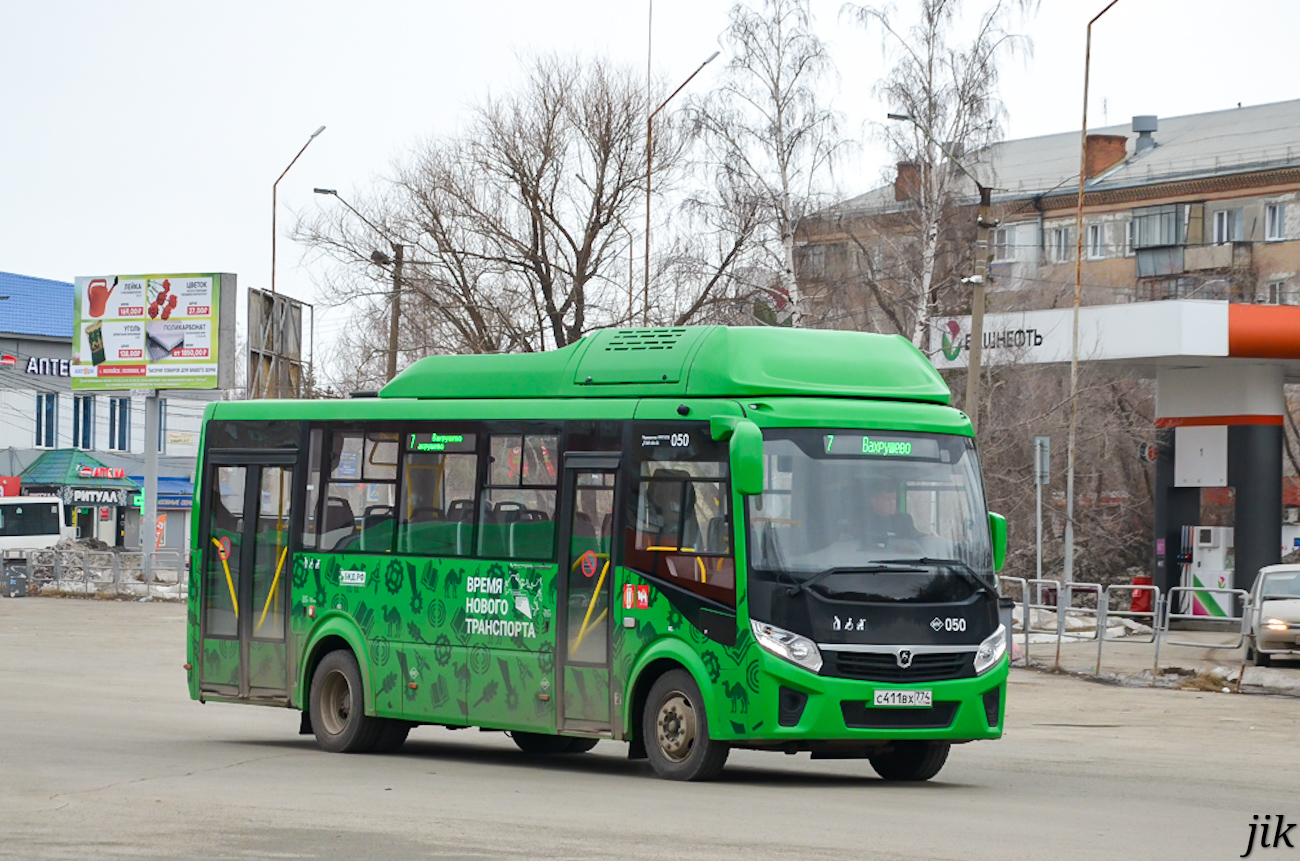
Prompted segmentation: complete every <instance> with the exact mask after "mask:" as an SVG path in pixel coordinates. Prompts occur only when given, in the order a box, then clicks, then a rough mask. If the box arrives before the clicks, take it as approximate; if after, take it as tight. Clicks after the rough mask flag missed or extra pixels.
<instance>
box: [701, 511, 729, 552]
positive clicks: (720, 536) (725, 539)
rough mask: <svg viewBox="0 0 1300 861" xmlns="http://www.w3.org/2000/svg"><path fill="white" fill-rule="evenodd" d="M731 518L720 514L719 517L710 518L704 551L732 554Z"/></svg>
mask: <svg viewBox="0 0 1300 861" xmlns="http://www.w3.org/2000/svg"><path fill="white" fill-rule="evenodd" d="M729 521H730V518H729V517H727V516H726V515H725V514H719V515H718V516H717V517H710V518H709V526H708V531H707V533H706V535H707V539H706V541H705V544H704V547H703V549H704V550H705V551H707V552H709V553H730V552H731V534H730V529H729V528H728V527H730V525H731V524H730V522H729Z"/></svg>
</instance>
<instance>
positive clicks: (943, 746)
mask: <svg viewBox="0 0 1300 861" xmlns="http://www.w3.org/2000/svg"><path fill="white" fill-rule="evenodd" d="M951 747H952V745H950V744H948V742H946V741H900V742H897V743H895V744H894V746H893V748H892V749H891V750H890V751H889V753H882V754H880V755H878V756H873V757H871V767H872V768H874V769H875V770H876V774H878V775H880V776H881V777H883V778H884V779H885V780H929V779H930V778H932V777H934V776H935V775H936V774H938V773H939V770H940V769H942V768H943V764H944V763H945V762H947V761H948V751H949V749H951Z"/></svg>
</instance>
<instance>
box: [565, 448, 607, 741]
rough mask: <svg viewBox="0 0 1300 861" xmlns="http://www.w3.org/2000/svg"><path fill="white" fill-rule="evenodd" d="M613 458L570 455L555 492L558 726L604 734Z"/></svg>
mask: <svg viewBox="0 0 1300 861" xmlns="http://www.w3.org/2000/svg"><path fill="white" fill-rule="evenodd" d="M618 465H619V459H618V457H616V456H611V455H608V454H600V455H591V454H584V453H573V454H569V455H567V456H566V457H565V460H564V480H563V485H562V492H561V501H560V512H561V518H562V519H561V521H560V522H561V524H562V531H561V534H560V542H561V543H560V548H561V553H560V563H561V564H560V574H559V602H558V603H559V608H558V609H559V620H558V629H557V637H556V658H557V660H556V668H557V670H558V672H557V673H556V686H557V688H558V697H559V701H560V702H559V709H558V712H559V724H560V726H559V729H560V730H562V731H565V730H567V731H570V732H574V731H576V732H590V733H597V732H599V733H608V732H610V731H611V722H610V721H611V703H610V666H611V653H610V634H611V632H612V630H613V614H612V612H611V610H610V598H611V595H612V594H613V588H614V562H615V560H614V550H615V547H616V541H615V536H617V535H618V522H617V521H618V519H619V518H618V516H617V512H618V510H619V509H618V506H617V503H618V502H619V501H620V500H617V499H616V496H617V493H616V487H617V477H618Z"/></svg>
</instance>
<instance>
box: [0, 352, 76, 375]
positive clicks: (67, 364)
mask: <svg viewBox="0 0 1300 861" xmlns="http://www.w3.org/2000/svg"><path fill="white" fill-rule="evenodd" d="M6 364H8V363H6ZM27 373H29V374H36V375H38V376H42V377H70V376H72V360H71V359H38V358H36V357H35V356H32V357H31V358H30V359H28V360H27Z"/></svg>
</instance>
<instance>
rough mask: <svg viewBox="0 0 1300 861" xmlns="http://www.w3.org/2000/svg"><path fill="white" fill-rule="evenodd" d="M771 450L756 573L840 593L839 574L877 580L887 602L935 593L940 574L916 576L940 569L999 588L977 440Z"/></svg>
mask: <svg viewBox="0 0 1300 861" xmlns="http://www.w3.org/2000/svg"><path fill="white" fill-rule="evenodd" d="M763 452H764V482H765V485H764V491H763V493H762V495H760V496H754V497H751V498H750V500H749V509H748V528H749V547H750V554H749V560H750V567H751V568H752V569H754V570H755V571H756V572H767V573H768V574H770V575H776V576H777V577H779V578H781V579H786V580H787V581H788V582H790V583H792V584H795V583H799V582H805V583H811V582H812V578H814V577H816V578H817V580H818V581H821V582H824V583H825V586H826V588H830V589H834V588H836V583H835V582H834V581H835V580H836V579H837V578H834V577H828V576H827V575H828V573H830V574H835V573H841V572H842V573H845V574H856V575H859V576H858V577H856V578H850V579H857V580H861V579H862V578H863V576H869V579H870V580H872V581H874V582H873V585H872V586H871V588H870V590H869V591H870V592H871V593H873V594H874V596H877V597H878V598H879V599H882V600H908V598H909V595H910V594H911V593H912V592H913V591H914V590H915V589H918V588H920V589H922V591H929V590H930V589H932V588H933V578H931V577H927V576H920V577H917V576H916V575H925V574H926V573H927V572H928V571H930V570H932V569H934V568H935V567H944V568H947V569H950V570H953V571H954V572H956V576H957V578H958V579H961V580H966V581H967V583H968V584H969V580H970V578H971V577H974V578H978V580H980V581H983V583H984V584H985V585H990V584H992V583H993V553H992V549H991V547H992V545H991V540H990V537H989V526H988V516H987V514H986V509H985V502H984V489H983V486H982V485H981V482H980V470H979V463H978V460H977V457H976V453H975V446H974V442H973V440H971V439H970V438H969V437H963V436H956V435H952V434H927V433H900V432H894V431H880V432H877V431H871V430H861V429H857V430H824V429H820V428H819V429H798V430H795V429H789V430H769V431H764V443H763ZM941 563H946V564H941ZM764 579H768V578H764ZM891 582H892V586H891V585H890V583H891ZM926 584H929V585H928V586H927V585H926ZM971 585H973V584H971ZM855 591H856V590H855ZM915 597H916V598H920V597H922V596H915Z"/></svg>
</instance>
